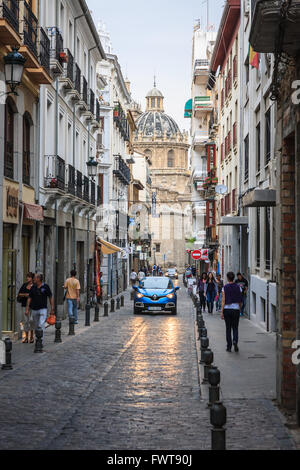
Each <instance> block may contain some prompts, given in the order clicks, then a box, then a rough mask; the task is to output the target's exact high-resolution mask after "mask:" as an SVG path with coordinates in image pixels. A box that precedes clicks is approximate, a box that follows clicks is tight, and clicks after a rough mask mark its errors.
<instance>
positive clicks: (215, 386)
mask: <svg viewBox="0 0 300 470" xmlns="http://www.w3.org/2000/svg"><path fill="white" fill-rule="evenodd" d="M220 381H221V373H220V371H219V369H218V368H217V367H216V366H210V369H209V371H208V382H209V385H210V387H209V403H208V406H209V407H211V406H212V405H213V404H214V403H216V402H218V401H220V387H219V384H220Z"/></svg>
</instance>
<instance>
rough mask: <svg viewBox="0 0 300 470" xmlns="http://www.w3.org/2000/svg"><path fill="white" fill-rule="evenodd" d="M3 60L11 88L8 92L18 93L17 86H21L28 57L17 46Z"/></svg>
mask: <svg viewBox="0 0 300 470" xmlns="http://www.w3.org/2000/svg"><path fill="white" fill-rule="evenodd" d="M3 60H4V64H5V83H6V85H8V86H9V87H10V90H11V91H10V92H8V93H7V94H10V93H12V94H14V95H18V93H17V92H16V88H17V87H18V86H20V84H21V82H22V75H23V71H24V65H25V62H26V59H25V57H23V56H22V54H20V53H19V52H18V48H17V47H13V49H12V51H11V52H9V53H8V54H7V55H6V56H4V57H3Z"/></svg>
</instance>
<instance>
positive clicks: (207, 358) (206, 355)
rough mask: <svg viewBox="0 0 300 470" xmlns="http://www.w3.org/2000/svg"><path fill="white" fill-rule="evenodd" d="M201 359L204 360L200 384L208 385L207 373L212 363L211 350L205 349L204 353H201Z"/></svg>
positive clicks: (212, 354)
mask: <svg viewBox="0 0 300 470" xmlns="http://www.w3.org/2000/svg"><path fill="white" fill-rule="evenodd" d="M203 359H204V378H203V381H202V383H203V384H207V383H208V371H209V369H210V367H211V365H212V363H213V362H214V353H213V352H212V350H211V349H209V348H207V349H206V351H204V353H203Z"/></svg>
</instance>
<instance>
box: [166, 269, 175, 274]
mask: <svg viewBox="0 0 300 470" xmlns="http://www.w3.org/2000/svg"><path fill="white" fill-rule="evenodd" d="M168 271H169V273H172V274H174V273H176V269H168Z"/></svg>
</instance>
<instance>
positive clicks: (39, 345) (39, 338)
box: [34, 328, 44, 353]
mask: <svg viewBox="0 0 300 470" xmlns="http://www.w3.org/2000/svg"><path fill="white" fill-rule="evenodd" d="M43 336H44V332H43V330H42V328H38V329H37V330H35V338H36V341H35V348H34V352H35V353H42V352H43Z"/></svg>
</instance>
